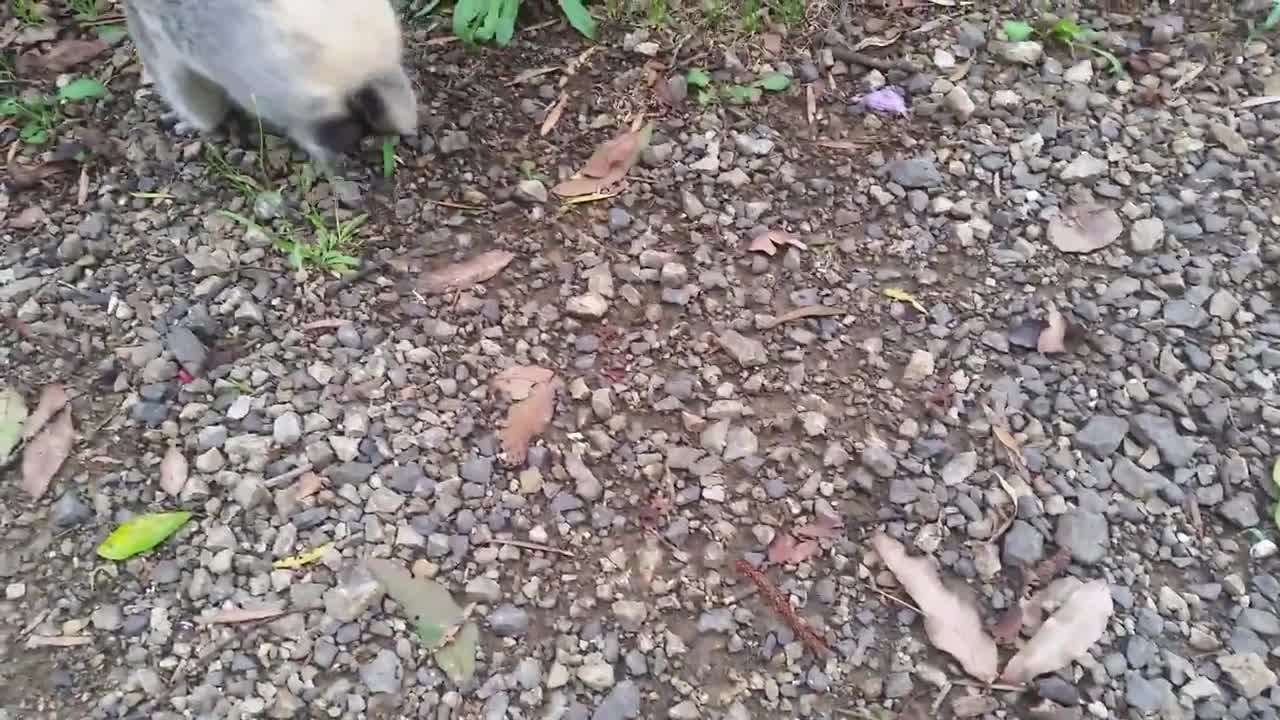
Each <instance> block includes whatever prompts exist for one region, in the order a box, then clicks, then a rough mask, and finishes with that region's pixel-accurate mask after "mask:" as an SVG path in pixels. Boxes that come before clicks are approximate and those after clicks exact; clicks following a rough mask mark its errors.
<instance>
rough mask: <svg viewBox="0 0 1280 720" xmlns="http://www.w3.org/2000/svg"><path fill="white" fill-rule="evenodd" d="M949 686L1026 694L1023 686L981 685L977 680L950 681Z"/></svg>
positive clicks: (960, 679) (961, 679)
mask: <svg viewBox="0 0 1280 720" xmlns="http://www.w3.org/2000/svg"><path fill="white" fill-rule="evenodd" d="M951 684H952V685H962V686H964V687H971V688H981V689H983V690H1001V691H1004V692H1026V690H1027V688H1026V686H1024V685H1006V684H1004V683H983V682H978V681H977V680H969V679H966V678H959V679H957V680H952V681H951Z"/></svg>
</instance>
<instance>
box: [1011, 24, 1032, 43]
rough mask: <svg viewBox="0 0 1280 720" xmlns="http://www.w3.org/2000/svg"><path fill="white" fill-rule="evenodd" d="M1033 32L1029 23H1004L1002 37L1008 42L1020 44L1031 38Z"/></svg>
mask: <svg viewBox="0 0 1280 720" xmlns="http://www.w3.org/2000/svg"><path fill="white" fill-rule="evenodd" d="M1033 32H1035V30H1034V29H1033V28H1032V27H1031V24H1030V23H1025V22H1023V21H1021V20H1005V21H1004V36H1005V37H1007V38H1009V41H1010V42H1022V41H1023V40H1026V39H1027V38H1029V37H1031V34H1032V33H1033Z"/></svg>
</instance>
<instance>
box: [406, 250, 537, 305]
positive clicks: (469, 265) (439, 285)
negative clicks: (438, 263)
mask: <svg viewBox="0 0 1280 720" xmlns="http://www.w3.org/2000/svg"><path fill="white" fill-rule="evenodd" d="M515 257H516V256H515V254H514V253H511V252H507V251H506V250H490V251H489V252H485V253H481V254H479V255H477V256H475V257H473V258H470V259H469V260H463V261H462V262H460V263H454V264H452V265H446V266H445V267H442V268H440V269H439V270H433V271H431V272H429V273H427V274H426V275H425V276H423V278H422V283H421V287H422V290H423V292H426V293H430V294H439V293H444V292H449V291H450V290H466V289H467V288H469V287H473V286H475V285H478V284H480V283H482V282H484V281H486V280H488V279H489V278H492V277H493V276H494V275H497V274H498V273H500V272H502V269H503V268H505V267H506V266H507V265H510V264H511V261H512V260H514V259H515Z"/></svg>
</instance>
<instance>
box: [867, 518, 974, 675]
mask: <svg viewBox="0 0 1280 720" xmlns="http://www.w3.org/2000/svg"><path fill="white" fill-rule="evenodd" d="M871 544H872V546H873V547H874V548H875V550H876V553H877V554H879V555H880V558H881V559H882V560H883V561H884V564H885V566H886V567H888V568H889V571H890V572H892V573H893V575H894V577H896V578H897V579H898V582H899V583H900V584H901V585H902V587H903V589H905V590H906V591H907V594H908V595H910V596H911V599H912V600H915V602H916V606H917V607H919V608H920V611H921V612H922V613H924V630H925V633H927V634H928V635H929V641H930V642H932V643H933V645H934V647H936V648H938V649H939V650H942V651H943V652H945V653H947V654H948V655H951V656H952V657H954V658H955V659H956V660H957V661H958V662H959V663H960V665H961V667H963V668H964V670H965V672H967V673H969V674H970V675H972V676H973V677H975V678H977V679H978V680H981V681H983V682H991V681H992V680H994V679H995V677H996V670H997V668H996V663H997V661H998V657H997V651H996V644H995V641H994V640H992V639H991V636H990V635H988V634H987V633H986V631H985V630H984V629H983V628H982V616H981V615H979V614H978V610H977V609H976V608H975V607H973V605H971V604H969V603H968V602H966V601H965V600H964V599H963V598H961V597H960V596H959V595H957V594H956V593H955V592H953V591H951V590H950V589H948V588H947V586H946V585H943V584H942V580H941V579H940V578H939V577H938V570H937V567H936V566H935V565H934V563H933V560H932V559H930V558H927V557H910V556H908V555H907V549H906V548H905V547H903V545H902V543H900V542H898V541H897V540H894V539H893V538H891V537H889V536H888V535H885V534H884V533H876V536H875V537H874V538H872V540H871Z"/></svg>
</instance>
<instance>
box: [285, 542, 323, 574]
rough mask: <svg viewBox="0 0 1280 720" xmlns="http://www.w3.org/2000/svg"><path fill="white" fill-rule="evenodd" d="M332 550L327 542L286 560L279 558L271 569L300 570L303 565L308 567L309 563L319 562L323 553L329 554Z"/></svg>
mask: <svg viewBox="0 0 1280 720" xmlns="http://www.w3.org/2000/svg"><path fill="white" fill-rule="evenodd" d="M332 549H333V543H332V542H327V543H324V544H323V545H317V546H315V547H313V548H311V549H310V550H304V551H302V552H300V553H298V554H297V555H293V556H290V557H287V558H280V559H279V560H277V561H275V562H273V563H271V567H273V568H275V569H277V570H292V569H294V568H300V567H303V566H305V565H310V564H311V563H313V562H315V561H317V560H319V559H320V558H322V557H324V554H325V553H327V552H329V551H330V550H332Z"/></svg>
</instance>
